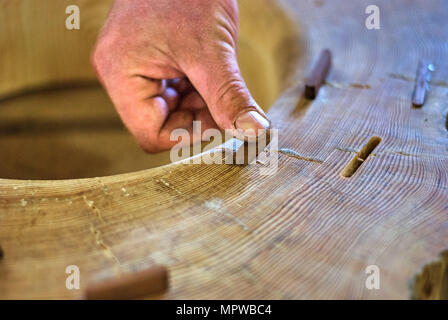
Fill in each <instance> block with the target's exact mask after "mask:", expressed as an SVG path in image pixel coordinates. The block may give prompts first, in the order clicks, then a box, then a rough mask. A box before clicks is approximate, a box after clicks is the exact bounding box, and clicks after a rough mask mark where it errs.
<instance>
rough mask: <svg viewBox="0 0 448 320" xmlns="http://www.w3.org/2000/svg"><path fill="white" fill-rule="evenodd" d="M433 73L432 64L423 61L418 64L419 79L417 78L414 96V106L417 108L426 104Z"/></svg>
mask: <svg viewBox="0 0 448 320" xmlns="http://www.w3.org/2000/svg"><path fill="white" fill-rule="evenodd" d="M432 71H434V65H433V64H432V63H430V62H428V61H425V60H421V61H420V62H419V63H418V68H417V77H416V78H415V87H414V93H413V95H412V104H413V106H414V107H416V108H420V107H422V106H423V105H424V104H425V101H426V97H427V95H428V91H429V82H430V81H431V72H432Z"/></svg>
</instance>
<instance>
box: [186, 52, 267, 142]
mask: <svg viewBox="0 0 448 320" xmlns="http://www.w3.org/2000/svg"><path fill="white" fill-rule="evenodd" d="M186 75H187V77H188V78H189V79H190V82H191V83H192V84H193V86H194V87H195V88H196V90H197V91H198V92H199V94H200V95H201V96H202V98H203V99H204V101H205V102H206V104H207V106H208V109H209V111H210V114H211V115H212V117H213V119H214V120H215V122H216V123H217V124H218V126H219V127H220V128H221V129H230V130H234V131H233V132H234V136H236V137H237V138H239V139H242V140H244V139H246V138H247V137H253V136H258V135H260V134H262V132H264V130H268V129H270V127H271V123H270V121H269V120H268V118H267V116H266V114H265V113H264V112H263V110H262V109H261V108H260V107H259V105H258V104H257V103H256V102H255V100H254V99H253V97H252V95H251V94H250V92H249V89H248V88H247V86H246V83H245V82H244V79H243V77H242V75H241V72H240V69H239V67H238V63H237V60H236V56H235V54H234V53H233V52H232V53H228V52H227V54H225V53H223V52H221V53H220V54H219V55H218V57H213V58H209V59H201V61H199V62H198V64H196V65H194V66H193V67H191V68H188V70H187V72H186ZM235 129H236V130H235Z"/></svg>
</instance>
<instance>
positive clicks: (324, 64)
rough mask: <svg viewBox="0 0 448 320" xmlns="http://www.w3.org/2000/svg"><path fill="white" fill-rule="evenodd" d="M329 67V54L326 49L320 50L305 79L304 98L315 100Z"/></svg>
mask: <svg viewBox="0 0 448 320" xmlns="http://www.w3.org/2000/svg"><path fill="white" fill-rule="evenodd" d="M330 67H331V52H330V50H328V49H325V50H322V52H321V53H320V55H319V59H318V60H317V61H316V62H315V63H314V65H313V68H312V69H311V71H310V73H309V74H308V77H307V78H306V79H305V98H307V99H314V98H316V96H317V94H318V92H319V89H320V87H321V86H322V84H323V83H324V82H325V78H326V77H327V74H328V71H329V70H330Z"/></svg>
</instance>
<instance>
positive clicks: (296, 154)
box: [277, 148, 324, 164]
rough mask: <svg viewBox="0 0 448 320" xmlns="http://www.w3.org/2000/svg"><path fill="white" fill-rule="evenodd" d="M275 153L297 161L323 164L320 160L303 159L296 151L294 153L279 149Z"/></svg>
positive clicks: (289, 150)
mask: <svg viewBox="0 0 448 320" xmlns="http://www.w3.org/2000/svg"><path fill="white" fill-rule="evenodd" d="M277 152H278V153H281V154H284V155H285V156H288V157H291V158H295V159H298V160H303V161H309V162H314V163H319V164H322V163H324V161H323V160H320V159H314V158H309V157H303V156H301V155H300V154H299V153H298V152H297V151H294V150H291V149H288V148H281V149H279V150H277Z"/></svg>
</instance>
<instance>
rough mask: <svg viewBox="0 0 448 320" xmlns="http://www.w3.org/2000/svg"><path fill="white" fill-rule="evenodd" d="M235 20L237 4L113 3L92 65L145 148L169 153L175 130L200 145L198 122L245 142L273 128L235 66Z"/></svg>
mask: <svg viewBox="0 0 448 320" xmlns="http://www.w3.org/2000/svg"><path fill="white" fill-rule="evenodd" d="M238 23H239V16H238V7H237V3H236V0H213V1H204V0H188V1H185V0H163V1H160V0H133V1H129V0H116V1H115V2H114V5H113V7H112V9H111V11H110V14H109V17H108V19H107V21H106V24H105V25H104V27H103V29H102V31H101V34H100V36H99V38H98V41H97V44H96V46H95V50H94V52H93V54H92V64H93V66H94V68H95V70H96V72H97V74H98V77H99V79H100V81H101V83H102V84H103V85H104V87H105V88H106V90H107V91H108V93H109V96H110V97H111V99H112V101H113V103H114V105H115V106H116V109H117V111H118V113H119V114H120V116H121V118H122V120H123V122H124V124H125V125H126V127H127V128H128V129H129V131H130V132H131V133H132V134H133V135H134V137H135V138H136V140H137V142H138V143H139V144H140V145H141V146H142V148H143V149H144V150H146V151H147V152H158V151H162V150H167V149H169V148H171V147H172V146H174V145H175V144H177V143H178V141H170V134H171V132H172V131H173V130H175V129H178V128H182V129H186V130H188V131H189V132H190V135H189V138H188V139H187V138H186V137H185V138H184V139H182V141H183V142H185V143H192V142H197V141H193V134H192V131H193V121H201V128H202V131H205V130H207V129H210V128H218V129H223V130H224V129H233V130H234V131H233V133H234V135H235V136H236V137H237V138H240V139H244V138H247V137H248V136H251V135H258V134H261V133H262V132H263V130H264V129H269V128H270V122H269V120H267V118H266V115H265V114H264V112H263V111H262V109H261V108H260V107H259V106H258V104H257V103H256V102H255V100H254V99H253V98H252V96H251V94H250V92H249V90H248V89H247V87H246V84H245V82H244V80H243V78H242V76H241V72H240V70H239V67H238V63H237V59H236V50H237V48H236V46H237V44H236V43H237V37H238ZM196 137H197V136H196ZM179 139H181V138H179Z"/></svg>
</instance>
